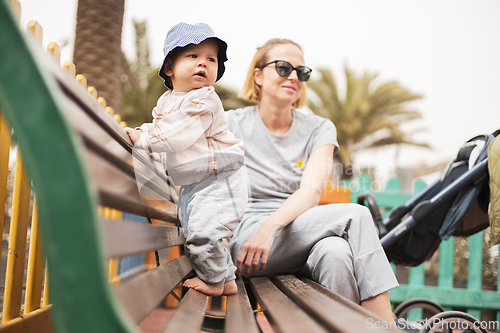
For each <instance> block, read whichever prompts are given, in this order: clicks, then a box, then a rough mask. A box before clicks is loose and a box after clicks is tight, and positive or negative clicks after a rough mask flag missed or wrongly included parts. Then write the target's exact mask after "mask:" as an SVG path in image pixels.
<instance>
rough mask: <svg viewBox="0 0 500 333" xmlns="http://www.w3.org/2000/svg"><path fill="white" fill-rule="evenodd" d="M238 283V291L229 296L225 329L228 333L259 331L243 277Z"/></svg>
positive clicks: (254, 332)
mask: <svg viewBox="0 0 500 333" xmlns="http://www.w3.org/2000/svg"><path fill="white" fill-rule="evenodd" d="M236 284H237V286H238V293H237V294H235V295H230V296H228V297H227V310H226V321H225V326H224V331H225V332H226V333H259V332H260V330H259V328H258V325H257V322H256V320H255V315H254V313H253V310H252V306H251V304H250V301H249V299H248V295H247V291H246V289H245V283H244V282H243V279H242V278H241V277H239V278H237V279H236Z"/></svg>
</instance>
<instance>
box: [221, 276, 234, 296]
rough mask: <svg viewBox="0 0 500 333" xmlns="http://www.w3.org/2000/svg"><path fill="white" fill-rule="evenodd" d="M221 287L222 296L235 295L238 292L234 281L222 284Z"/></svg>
mask: <svg viewBox="0 0 500 333" xmlns="http://www.w3.org/2000/svg"><path fill="white" fill-rule="evenodd" d="M223 286H224V291H223V292H222V295H224V296H228V295H232V294H236V293H237V292H238V286H237V285H236V281H235V280H231V281H229V282H226V283H224V284H223Z"/></svg>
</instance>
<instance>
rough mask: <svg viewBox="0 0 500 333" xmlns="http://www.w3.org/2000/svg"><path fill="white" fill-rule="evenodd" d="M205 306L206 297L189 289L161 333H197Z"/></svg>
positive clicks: (201, 323) (206, 302) (201, 322)
mask: <svg viewBox="0 0 500 333" xmlns="http://www.w3.org/2000/svg"><path fill="white" fill-rule="evenodd" d="M207 304H208V296H207V295H205V294H202V293H200V292H198V291H196V290H194V289H189V290H188V292H187V293H186V295H184V297H183V298H182V300H181V302H180V303H179V305H178V306H177V309H176V311H175V313H174V314H173V315H172V317H171V318H170V320H169V321H168V322H167V325H165V327H164V328H163V330H162V331H161V333H179V332H182V333H199V332H200V330H201V326H202V325H203V319H204V316H205V310H206V308H207Z"/></svg>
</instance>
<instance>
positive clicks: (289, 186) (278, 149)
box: [225, 106, 338, 213]
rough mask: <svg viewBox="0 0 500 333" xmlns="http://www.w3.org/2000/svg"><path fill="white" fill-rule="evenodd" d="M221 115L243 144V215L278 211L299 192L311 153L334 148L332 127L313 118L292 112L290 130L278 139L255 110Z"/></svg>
mask: <svg viewBox="0 0 500 333" xmlns="http://www.w3.org/2000/svg"><path fill="white" fill-rule="evenodd" d="M225 114H226V119H227V122H228V125H229V130H230V131H231V132H232V133H233V134H234V135H235V136H236V137H237V138H238V139H241V140H243V143H244V144H245V165H246V166H247V171H248V178H249V180H250V205H249V208H248V209H247V213H268V212H270V211H275V210H276V209H278V208H279V207H280V206H281V205H282V204H283V202H284V201H285V200H286V199H287V198H288V197H289V196H290V195H292V193H293V192H295V191H296V190H297V189H298V188H299V186H300V180H301V178H302V174H303V173H304V169H305V166H306V163H307V160H308V158H309V156H310V155H311V153H312V152H313V151H314V150H315V149H316V148H318V147H320V146H323V145H328V144H333V145H335V146H336V147H338V143H337V130H336V129H335V125H333V123H332V122H331V121H330V120H329V119H326V118H323V117H320V116H317V115H313V114H303V113H300V112H297V111H296V110H293V121H292V126H291V127H290V129H289V131H288V132H287V133H286V134H285V135H283V136H278V135H274V134H273V133H271V132H270V131H269V130H268V129H267V127H266V126H265V125H264V123H263V122H262V119H261V118H260V115H259V112H258V107H257V106H249V107H246V108H243V109H238V110H231V111H227V112H225ZM335 150H337V148H335ZM332 158H333V156H332Z"/></svg>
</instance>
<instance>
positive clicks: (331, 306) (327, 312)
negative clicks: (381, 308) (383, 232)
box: [273, 275, 383, 333]
mask: <svg viewBox="0 0 500 333" xmlns="http://www.w3.org/2000/svg"><path fill="white" fill-rule="evenodd" d="M273 281H274V282H275V284H276V286H277V287H278V288H279V289H280V290H281V291H283V293H285V294H286V295H287V296H288V297H290V298H291V299H292V300H294V301H295V302H296V303H297V304H298V305H299V306H300V307H302V308H303V309H304V310H305V311H306V312H307V313H308V314H309V315H310V316H311V317H313V318H314V319H315V320H316V321H318V322H320V323H322V324H323V325H324V326H325V327H327V328H328V329H329V330H330V331H333V332H339V333H348V332H360V333H362V332H373V330H374V328H370V329H369V328H368V327H369V324H370V322H367V319H368V318H372V320H373V321H372V322H371V323H372V324H373V322H374V319H373V315H372V314H370V315H369V316H366V313H365V312H364V311H360V309H362V308H361V307H360V306H357V305H356V304H354V303H352V302H351V303H352V305H353V306H354V307H348V306H346V305H347V304H346V302H349V301H348V300H345V301H346V302H339V301H338V299H337V300H335V299H333V298H330V297H327V296H326V295H324V294H322V293H320V292H318V291H317V290H315V289H314V288H312V287H310V286H309V285H307V284H305V283H304V282H302V281H301V280H299V279H297V278H296V277H295V276H293V275H283V276H276V277H274V278H273ZM333 314H335V315H333ZM379 323H380V324H382V323H383V322H382V321H379ZM377 331H380V330H377Z"/></svg>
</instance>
